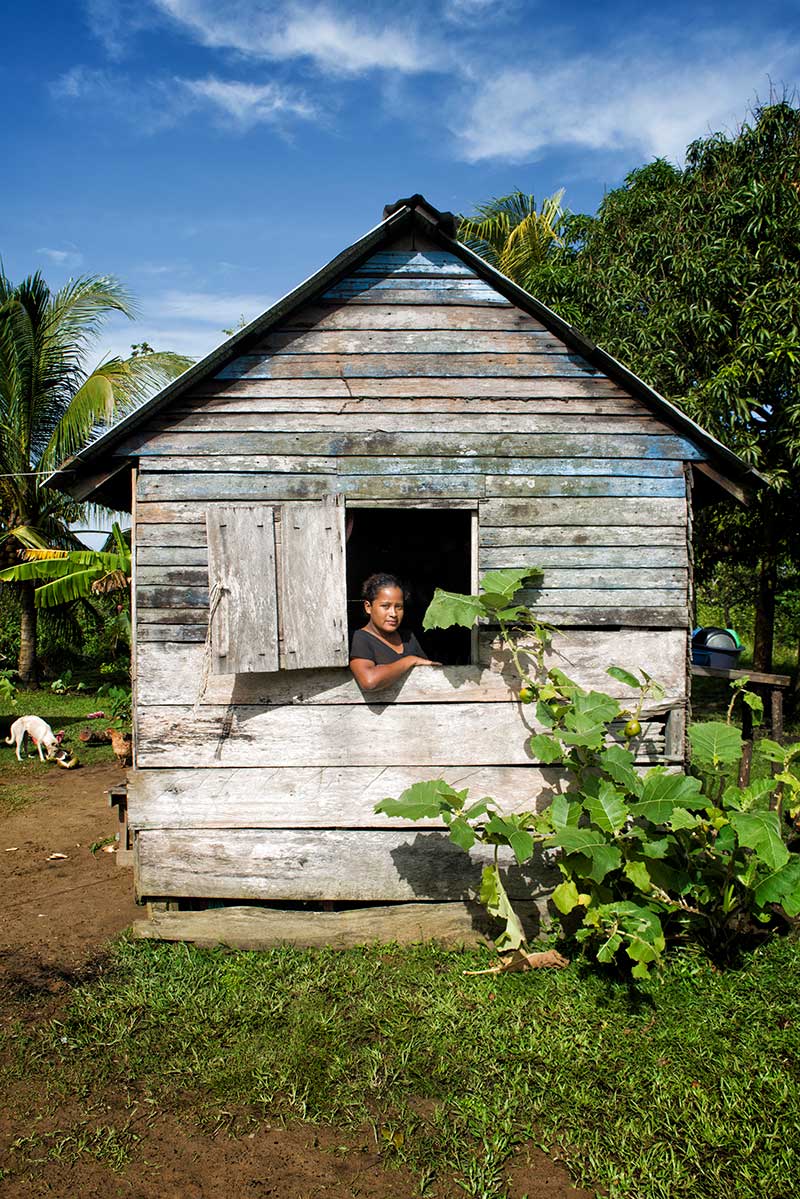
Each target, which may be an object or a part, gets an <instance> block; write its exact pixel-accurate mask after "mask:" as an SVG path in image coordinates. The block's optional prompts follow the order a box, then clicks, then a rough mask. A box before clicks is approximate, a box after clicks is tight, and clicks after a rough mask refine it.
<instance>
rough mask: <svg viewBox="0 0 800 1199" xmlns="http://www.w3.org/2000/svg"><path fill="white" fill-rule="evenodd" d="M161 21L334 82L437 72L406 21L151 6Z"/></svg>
mask: <svg viewBox="0 0 800 1199" xmlns="http://www.w3.org/2000/svg"><path fill="white" fill-rule="evenodd" d="M153 2H154V4H155V5H156V6H157V7H158V8H159V9H160V10H161V12H163V13H164V14H166V15H167V16H169V17H171V18H172V19H173V20H174V21H176V22H178V23H179V24H180V25H182V26H184V27H185V28H187V29H189V30H191V31H192V33H193V34H194V35H195V37H196V38H197V39H198V40H199V41H201V42H202V43H203V45H205V46H210V47H214V48H217V49H228V50H236V51H238V52H239V53H240V54H243V55H246V56H248V57H255V58H264V59H271V60H290V59H295V58H308V59H310V60H311V61H312V62H313V63H314V64H315V65H316V66H318V67H320V68H321V69H323V70H325V71H327V72H330V73H332V74H336V75H358V74H362V73H364V72H366V71H371V70H387V71H402V72H406V73H416V72H418V71H425V70H431V69H436V67H437V65H438V62H439V58H440V54H439V52H438V51H437V49H436V47H435V44H434V42H435V39H434V37H433V36H432V35H431V34H430V32H428V33H427V36H425V37H420V36H418V35H417V33H416V32H415V31H414V29H413V28H409V23H408V21H404V22H403V23H402V24H400V23H395V24H392V23H390V22H389V21H388V20H382V19H381V18H379V17H378V18H376V17H375V16H374V12H375V9H374V6H372V8H371V9H366V10H365V11H362V12H361V13H354V12H353V11H352V7H351V9H350V10H349V11H344V12H343V11H341V10H340V9H338V8H337V7H336V6H334V5H332V4H326V3H321V4H316V5H313V6H310V7H307V6H305V5H300V4H294V3H289V4H284V5H276V4H274V3H266V2H265V0H229V2H228V3H226V4H224V5H220V4H218V3H217V2H216V0H153Z"/></svg>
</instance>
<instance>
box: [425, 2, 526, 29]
mask: <svg viewBox="0 0 800 1199" xmlns="http://www.w3.org/2000/svg"><path fill="white" fill-rule="evenodd" d="M515 7H516V4H515V3H514V0H506V2H505V3H504V2H503V0H444V4H443V6H442V16H443V17H444V18H445V20H446V21H452V22H453V23H454V24H465V23H472V22H475V21H480V22H482V23H483V22H486V21H492V23H496V22H497V21H498V19H501V18H503V19H504V18H505V16H506V14H507V13H508V12H509V11H510V9H512V8H515Z"/></svg>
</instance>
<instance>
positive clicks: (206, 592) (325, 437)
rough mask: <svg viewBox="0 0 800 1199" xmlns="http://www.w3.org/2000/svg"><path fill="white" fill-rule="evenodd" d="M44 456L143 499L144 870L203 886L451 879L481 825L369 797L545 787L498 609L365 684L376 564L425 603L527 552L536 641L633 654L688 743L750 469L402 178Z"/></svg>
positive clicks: (328, 887)
mask: <svg viewBox="0 0 800 1199" xmlns="http://www.w3.org/2000/svg"><path fill="white" fill-rule="evenodd" d="M55 482H56V483H57V485H59V486H61V487H63V488H64V489H65V490H68V491H69V492H70V493H71V494H73V495H74V496H76V497H78V498H80V499H93V500H96V501H98V502H100V503H104V504H107V505H109V506H112V507H114V508H117V509H128V510H130V511H131V513H132V519H133V546H134V562H135V566H134V581H133V585H134V622H133V623H134V629H135V643H134V649H133V677H134V767H133V770H132V771H131V772H130V775H129V782H128V795H127V819H128V835H129V837H130V839H131V849H132V855H133V864H134V873H135V885H136V894H137V896H138V897H139V898H140V899H142V900H150V901H159V902H161V903H164V902H168V903H170V904H171V905H173V906H175V905H181V906H183V907H186V908H191V907H194V908H197V907H202V906H203V905H204V904H208V903H209V902H212V903H214V904H216V905H219V904H220V903H221V902H225V903H231V902H238V903H252V902H253V901H258V902H259V903H267V904H270V903H275V902H276V901H281V902H290V903H291V902H298V901H311V902H315V903H319V902H322V901H340V902H344V903H356V902H362V901H369V902H374V903H379V902H380V903H387V902H395V901H405V902H408V901H421V902H425V903H430V902H433V901H439V902H442V901H448V902H452V903H454V904H458V903H463V902H464V901H465V900H466V899H468V898H469V897H470V896H471V895H472V894H474V890H475V887H476V883H477V881H478V878H479V867H480V865H481V856H480V850H479V849H476V850H475V851H473V853H472V856H471V858H468V857H467V856H466V855H464V854H463V853H462V852H461V851H460V850H457V849H456V848H455V847H454V846H452V845H451V844H450V843H449V841H448V840H447V837H446V834H445V833H444V832H443V831H442V829H441V827H430V826H429V827H425V826H421V825H420V824H415V825H403V824H401V823H399V822H398V821H396V820H387V819H384V818H379V817H376V816H375V814H374V811H373V807H374V805H375V803H376V802H377V801H379V800H380V799H382V798H384V797H385V796H387V795H395V796H396V795H399V793H400V792H401V791H402V790H403V789H404V788H405V787H407V786H408V785H409V784H410V783H412V782H414V781H416V780H420V779H426V778H431V777H443V778H445V779H447V780H448V781H449V782H451V783H453V784H456V785H458V786H459V787H469V788H470V791H471V793H472V794H473V795H474V796H475V797H478V796H481V795H492V796H495V797H496V798H497V799H498V800H499V801H501V803H503V804H504V805H505V806H507V807H508V808H510V809H511V808H516V809H520V808H530V806H531V805H532V804H534V803H539V804H541V803H543V802H544V801H546V800H547V799H548V798H549V797H550V796H551V795H552V793H553V787H554V786H555V785H556V782H557V777H558V776H557V771H555V770H553V769H552V768H548V767H542V766H540V765H539V764H537V762H536V761H534V760H532V758H531V756H530V750H529V748H528V740H529V738H528V736H527V732H528V731H529V728H530V727H531V726H530V709H526V708H523V707H522V706H521V705H520V704H519V703H518V701H517V698H516V681H515V678H514V676H513V674H512V673H511V672H510V670H509V666H508V663H507V662H505V661H504V660H503V657H502V654H500V653H499V651H498V648H497V646H496V644H495V643H494V639H493V635H492V631H491V629H485V630H483V631H482V632H481V633H480V635H473V636H470V635H469V634H468V633H463V634H462V633H460V632H458V631H456V632H455V633H451V634H444V635H438V636H431V635H424V637H423V641H424V644H426V647H427V648H428V650H429V652H431V653H432V654H435V655H436V656H437V657H441V659H442V661H444V662H445V663H447V665H446V666H445V668H444V669H441V670H436V669H433V668H417V669H415V670H413V671H412V672H411V673H410V674H409V675H408V676H407V677H406V678H405V679H404V681H403V682H402V684H401V685H399V686H397V687H396V688H394V689H393V690H392V691H386V692H381V693H378V694H374V693H373V694H372V695H364V694H362V693H361V692H360V690H359V688H358V687H357V685H356V684H355V682H354V681H353V679H352V678H351V676H350V674H349V671H348V670H347V658H348V652H347V649H348V629H352V628H353V627H355V626H356V625H357V624H358V622H359V619H361V623H363V618H361V609H360V604H359V603H358V594H359V587H360V582H361V580H362V579H363V578H364V577H365V575H367V574H369V573H371V572H372V571H373V570H376V569H392V570H394V571H396V572H398V573H401V574H402V575H405V577H406V578H407V579H408V581H409V583H410V586H411V589H412V599H413V603H412V611H411V614H410V622H411V624H412V625H413V626H415V627H416V628H419V622H420V620H421V617H422V615H423V612H424V608H425V605H426V603H427V600H428V599H429V598H430V596H431V594H432V592H433V589H434V587H435V586H437V585H438V586H442V587H445V588H447V589H449V590H461V591H469V590H474V589H475V588H476V586H477V583H478V577H479V575H480V573H481V572H482V571H484V570H486V569H488V568H492V567H503V566H509V567H510V566H524V565H535V566H539V567H541V568H542V570H543V571H544V576H543V581H542V584H541V587H540V588H539V589H538V590H537V591H535V592H533V593H531V594H530V595H529V596H528V598H529V600H530V601H531V602H532V603H533V605H534V606H535V608H536V610H537V612H538V613H539V614H540V615H541V617H542V618H543V619H544V620H547V621H550V622H552V623H553V624H554V625H556V626H557V627H558V629H559V630H561V631H560V633H559V635H558V636H557V637H556V639H555V641H554V646H553V651H552V653H551V655H550V661H551V662H553V663H556V664H558V665H560V666H561V667H562V668H563V669H564V670H565V671H566V672H567V673H568V674H570V675H571V676H572V677H573V678H575V679H577V680H578V681H579V682H581V683H582V684H583V685H585V686H589V685H594V686H598V687H601V688H603V689H605V690H610V691H613V690H614V689H615V688H616V693H617V694H621V693H623V692H624V687H622V686H621V685H620V684H618V683H615V682H614V681H613V680H611V679H610V678H609V677H608V676H607V675H606V673H605V668H606V666H607V665H609V664H610V663H612V662H614V663H618V664H621V665H624V666H626V667H629V668H636V667H644V668H645V669H646V670H647V671H649V672H650V674H652V675H654V676H655V677H656V678H658V679H659V680H660V681H661V682H662V683H663V684H664V686H665V687H666V698H665V701H664V703H663V704H662V705H661V706H660V708H659V710H657V711H654V712H651V713H650V716H649V718H648V721H647V724H646V727H645V736H644V738H643V739H642V742H641V746H640V760H641V764H642V765H643V766H646V765H648V764H652V763H656V762H667V763H680V762H682V761H683V759H684V740H685V723H686V712H687V695H688V687H687V677H688V669H689V632H690V624H689V622H690V600H691V586H692V582H691V579H692V575H691V562H692V553H691V532H692V512H693V507H694V506H696V504H697V503H699V502H703V503H705V502H709V501H711V500H713V499H716V498H725V497H728V496H730V495H733V496H735V497H737V498H738V499H740V500H743V499H744V498H745V497H746V494H747V491H748V489H749V487H750V486H751V484H752V482H753V475H752V472H751V471H750V469H749V468H748V467H747V465H746V464H744V463H743V462H742V461H740V460H739V459H738V458H737V457H736V456H735V455H734V454H732V453H731V452H730V451H729V450H727V449H726V448H725V447H724V446H723V445H721V444H720V443H719V442H718V441H716V440H715V439H714V438H713V437H711V436H710V435H709V434H708V433H706V432H704V431H703V430H702V429H700V428H699V427H698V426H697V425H695V424H694V423H693V422H692V421H691V420H689V419H688V418H687V417H686V416H685V415H683V414H682V413H681V412H680V411H678V410H677V409H676V408H675V407H673V406H672V405H670V404H669V403H667V402H666V401H665V400H664V399H662V398H661V397H660V396H658V395H657V394H656V393H654V392H653V391H652V390H651V389H650V388H649V387H647V386H646V385H645V384H644V383H643V382H642V381H641V380H640V379H638V378H636V377H635V376H634V375H632V374H631V373H630V372H629V371H628V370H626V369H625V368H624V367H623V366H621V365H620V364H619V363H618V362H616V361H614V360H613V359H612V358H610V357H609V356H608V355H607V354H605V353H604V352H603V351H602V350H600V349H598V348H597V347H596V346H594V345H592V344H591V343H590V342H588V341H587V340H586V339H585V338H584V337H582V336H581V334H580V333H579V332H578V331H577V330H575V329H573V328H572V327H571V326H569V325H567V324H565V322H564V321H562V320H561V319H559V317H558V316H556V315H555V314H554V313H553V312H551V311H550V310H548V309H547V308H546V307H544V306H543V305H542V304H540V303H538V302H537V301H536V300H535V299H533V298H532V297H531V296H530V295H528V294H527V293H526V292H524V291H522V290H520V289H519V288H518V287H516V286H515V285H514V284H513V283H511V282H510V281H509V280H508V279H507V278H505V277H504V276H502V275H500V274H498V273H497V272H496V271H495V270H493V269H492V268H491V267H490V266H488V265H487V264H486V263H485V262H484V261H483V260H482V259H481V258H479V257H477V256H476V255H475V254H473V253H472V252H471V251H470V250H468V249H467V248H466V247H464V246H463V245H461V244H459V243H458V242H457V241H456V240H455V225H454V221H453V218H452V216H450V215H449V214H443V213H440V212H439V211H437V210H436V209H435V208H433V207H432V206H431V205H430V204H428V203H427V202H426V201H425V200H424V199H423V198H422V197H420V196H414V197H412V198H411V199H408V200H404V201H401V202H399V203H398V204H396V205H393V206H392V207H391V208H389V209H387V210H386V212H385V214H384V219H383V221H382V222H381V223H380V224H379V225H378V226H376V227H375V228H373V229H372V230H371V231H370V232H369V233H367V234H366V236H364V237H362V238H361V239H360V240H359V241H358V242H356V243H355V244H354V245H353V246H351V247H350V248H349V249H347V250H345V251H344V252H343V253H341V254H340V255H339V256H338V257H337V258H335V259H334V260H333V261H332V262H331V263H329V264H328V265H327V266H325V267H324V268H323V269H322V270H321V271H319V272H318V273H317V274H316V275H314V276H313V277H312V278H310V279H308V280H307V281H306V282H305V283H302V284H301V285H300V286H299V287H298V288H297V289H296V290H295V291H293V292H292V293H291V294H290V295H288V296H287V297H286V298H285V299H283V300H281V301H280V302H279V303H277V304H276V305H275V306H274V307H273V308H271V309H270V310H269V311H268V312H266V313H265V314H264V315H263V316H261V317H259V318H258V319H257V320H255V321H253V323H252V324H250V325H249V326H248V327H247V328H245V329H243V330H242V331H241V332H240V333H237V334H236V335H235V336H233V337H231V338H230V339H229V340H228V341H226V342H225V343H224V344H223V345H222V346H220V347H219V348H218V349H217V350H215V351H214V352H213V353H212V354H210V355H209V356H208V357H207V358H205V359H204V360H203V361H202V362H199V363H198V364H197V365H196V366H194V367H192V369H190V370H189V371H187V372H186V373H185V374H184V375H183V376H182V377H181V378H180V379H178V380H177V381H176V382H174V383H173V384H171V385H170V386H169V387H167V388H166V389H164V390H163V391H162V392H161V393H160V394H159V395H157V396H156V397H155V398H154V399H152V400H151V401H150V402H149V403H147V404H146V405H144V406H143V407H142V408H141V409H139V410H138V411H137V412H136V413H134V414H133V415H132V416H129V417H128V418H127V419H125V420H123V421H122V422H121V423H120V424H119V425H118V426H116V427H115V428H114V429H113V430H112V431H111V432H109V433H107V434H105V435H104V436H102V437H101V438H100V439H99V440H97V441H96V442H94V443H93V444H92V445H91V446H89V447H88V448H87V449H86V450H85V451H83V452H82V453H81V454H80V455H78V456H76V457H75V458H74V459H72V460H70V461H69V462H68V463H66V464H65V465H64V467H63V468H62V470H61V472H60V473H59V475H58V476H57V478H56V480H55ZM545 881H546V880H545ZM508 886H509V889H510V891H511V892H512V894H516V895H518V896H519V895H524V896H526V897H528V898H529V897H530V895H531V893H532V891H531V888H532V887H533V888H534V889H536V888H537V887H538V889H539V893H541V891H542V876H541V875H540V876H539V877H538V878H535V877H534V878H531V877H526V876H525V873H524V872H521V871H519V870H517V871H514V870H511V871H510V873H509V876H508Z"/></svg>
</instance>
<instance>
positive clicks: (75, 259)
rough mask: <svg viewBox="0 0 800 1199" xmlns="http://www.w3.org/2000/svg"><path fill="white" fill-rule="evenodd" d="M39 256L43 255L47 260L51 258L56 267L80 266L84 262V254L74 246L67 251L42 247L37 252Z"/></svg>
mask: <svg viewBox="0 0 800 1199" xmlns="http://www.w3.org/2000/svg"><path fill="white" fill-rule="evenodd" d="M36 253H37V254H43V255H44V257H45V258H49V259H50V261H51V262H53V263H55V265H56V266H66V267H71V266H80V265H81V263H82V262H83V254H81V252H80V250H77V249H75V247H74V246H73V247H72V248H70V249H66V250H54V249H50V248H48V247H47V246H40V247H39V249H38V250H37V251H36Z"/></svg>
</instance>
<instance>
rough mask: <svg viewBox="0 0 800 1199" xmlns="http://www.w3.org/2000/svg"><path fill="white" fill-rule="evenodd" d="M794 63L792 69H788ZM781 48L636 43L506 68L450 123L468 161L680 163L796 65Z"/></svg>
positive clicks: (486, 80)
mask: <svg viewBox="0 0 800 1199" xmlns="http://www.w3.org/2000/svg"><path fill="white" fill-rule="evenodd" d="M791 65H792V66H795V65H796V63H795V64H791ZM789 66H790V64H789V61H788V54H787V52H786V51H785V49H784V47H783V46H778V45H772V46H769V45H767V46H762V47H761V48H758V49H756V48H752V49H751V48H742V47H735V48H732V47H731V46H725V45H724V44H722V43H721V42H719V41H718V42H717V44H716V47H715V48H712V49H709V48H708V47H707V46H706V44H705V43H703V42H701V43H700V44H697V45H695V46H688V45H684V46H682V47H681V48H680V50H679V51H675V52H673V53H661V54H657V53H654V52H653V50H652V49H651V48H650V49H648V48H646V47H644V46H642V45H637V46H633V45H630V46H628V47H627V48H624V49H623V50H621V51H618V52H617V53H616V54H613V53H612V54H609V53H603V54H600V53H598V54H596V55H584V56H582V57H580V58H574V59H571V60H568V61H566V62H563V63H561V64H553V62H552V59H551V60H550V62H549V65H545V66H543V67H542V69H541V70H537V71H536V72H533V71H531V70H529V69H527V68H526V69H522V68H515V69H506V70H504V71H501V72H498V73H496V74H494V75H491V76H483V77H482V82H481V83H480V85H479V88H478V91H477V93H476V92H475V83H476V80H475V79H473V81H472V85H471V99H470V101H469V102H468V103H467V107H466V109H464V107H463V106H462V107H460V109H459V113H458V118H457V121H456V120H454V121H453V131H454V133H455V134H456V136H457V138H458V140H459V143H460V146H461V151H462V157H463V158H465V159H466V160H467V161H468V162H479V161H482V160H484V159H493V158H494V159H504V160H507V161H509V162H526V161H531V160H534V159H536V158H538V157H540V156H541V155H542V154H543V153H544V152H545V151H546V150H549V149H552V148H554V147H557V146H562V147H563V146H572V147H576V148H580V149H585V150H605V151H609V150H611V151H614V150H624V151H627V152H636V153H638V154H643V155H646V156H663V157H667V158H671V159H673V160H680V159H682V157H683V154H684V151H685V149H686V146H687V144H688V143H689V142H690V141H692V140H694V139H695V138H697V137H701V136H704V135H705V134H706V133H707V132H708V130H709V129H714V130H716V129H724V128H731V127H734V126H735V125H736V124H737V122H738V121H739V120H741V117H742V115H743V114H742V105H743V101H744V100H745V98H746V97H747V95H748V93H749V94H750V95H751V96H753V95H755V94H757V93H758V92H759V91H763V90H765V88H766V87H767V86H768V82H769V78H770V77H780V76H781V74H782V72H783V71H785V70H786V69H787V67H789Z"/></svg>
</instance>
